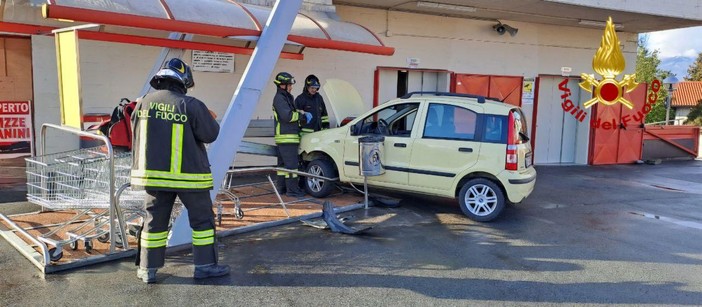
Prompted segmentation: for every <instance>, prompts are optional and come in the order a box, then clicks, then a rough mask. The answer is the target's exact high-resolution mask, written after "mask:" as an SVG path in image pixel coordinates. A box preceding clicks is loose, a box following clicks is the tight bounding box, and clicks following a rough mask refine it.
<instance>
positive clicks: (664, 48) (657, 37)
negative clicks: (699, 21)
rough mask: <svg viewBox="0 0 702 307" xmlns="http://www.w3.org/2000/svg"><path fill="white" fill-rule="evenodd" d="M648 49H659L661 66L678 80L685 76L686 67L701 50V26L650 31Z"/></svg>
mask: <svg viewBox="0 0 702 307" xmlns="http://www.w3.org/2000/svg"><path fill="white" fill-rule="evenodd" d="M647 34H648V42H647V44H646V45H647V46H646V47H648V49H649V50H659V54H658V56H659V58H660V59H661V68H662V69H663V70H670V71H672V72H673V73H675V74H676V77H677V78H678V79H680V80H682V78H684V77H685V76H687V68H688V67H689V66H690V64H692V63H693V62H694V61H695V59H696V58H697V55H698V54H699V53H700V52H702V27H692V28H684V29H676V30H667V31H659V32H651V33H647Z"/></svg>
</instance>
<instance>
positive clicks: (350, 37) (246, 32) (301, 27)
mask: <svg viewBox="0 0 702 307" xmlns="http://www.w3.org/2000/svg"><path fill="white" fill-rule="evenodd" d="M270 13H271V9H270V8H268V7H262V6H256V5H249V4H242V3H238V2H235V1H233V0H229V1H222V0H199V1H192V0H140V1H126V0H113V1H109V0H103V1H90V0H49V4H46V5H44V7H43V15H44V17H46V18H53V19H62V20H73V21H78V22H86V23H96V24H103V25H113V26H123V27H132V28H141V29H150V30H162V31H168V32H181V33H190V34H196V35H205V36H214V37H221V38H231V39H239V40H241V39H246V38H245V37H251V36H253V37H258V36H260V34H261V30H262V24H264V23H265V21H266V20H267V19H268V16H269V15H270ZM288 40H289V41H290V42H292V43H296V44H300V45H303V46H305V47H306V48H323V49H333V50H343V51H353V52H362V53H370V54H378V55H392V54H394V52H395V49H394V48H391V47H387V46H385V45H384V44H383V42H382V41H380V39H379V38H378V37H377V36H376V35H375V34H374V33H373V32H371V31H369V30H368V29H366V28H365V27H363V26H361V25H358V24H354V23H349V22H343V21H337V20H335V19H331V18H329V17H328V16H327V15H326V14H322V13H314V12H307V13H299V14H298V16H297V18H296V19H295V22H294V24H293V27H292V29H291V31H290V35H289V36H288Z"/></svg>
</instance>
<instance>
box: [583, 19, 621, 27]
mask: <svg viewBox="0 0 702 307" xmlns="http://www.w3.org/2000/svg"><path fill="white" fill-rule="evenodd" d="M578 24H579V25H582V26H593V27H606V26H607V22H605V21H597V20H585V19H581V20H580V21H578ZM623 27H624V26H623V25H622V24H621V23H615V24H614V28H615V29H621V28H623Z"/></svg>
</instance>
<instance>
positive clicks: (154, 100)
mask: <svg viewBox="0 0 702 307" xmlns="http://www.w3.org/2000/svg"><path fill="white" fill-rule="evenodd" d="M132 127H133V129H134V143H133V149H132V153H133V154H132V159H133V162H132V163H133V165H132V174H131V184H132V187H134V188H137V189H139V188H145V189H148V190H157V191H183V190H189V191H200V190H211V189H212V188H213V183H212V173H211V172H210V162H209V160H208V158H207V151H206V149H205V143H211V142H214V140H216V139H217V135H218V134H219V124H217V121H215V120H214V118H212V116H211V115H210V113H209V110H208V109H207V106H205V104H204V103H203V102H202V101H200V100H198V99H196V98H193V97H190V96H186V95H185V94H182V93H180V92H179V91H176V90H159V91H156V92H153V93H150V94H148V95H146V96H144V97H143V98H141V100H140V102H139V104H138V105H137V108H136V110H135V111H134V112H133V113H132Z"/></svg>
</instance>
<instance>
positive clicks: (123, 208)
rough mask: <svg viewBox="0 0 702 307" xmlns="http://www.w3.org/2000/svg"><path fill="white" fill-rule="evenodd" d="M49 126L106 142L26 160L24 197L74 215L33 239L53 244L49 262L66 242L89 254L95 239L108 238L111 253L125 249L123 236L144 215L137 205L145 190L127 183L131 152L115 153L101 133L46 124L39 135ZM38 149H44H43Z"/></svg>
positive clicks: (50, 208) (125, 235) (49, 208)
mask: <svg viewBox="0 0 702 307" xmlns="http://www.w3.org/2000/svg"><path fill="white" fill-rule="evenodd" d="M47 127H48V128H55V129H58V130H63V131H68V132H72V133H77V134H79V135H82V136H84V137H92V138H96V139H99V140H102V141H103V143H104V144H103V145H100V146H96V147H90V148H81V149H76V150H71V151H66V152H59V153H52V154H41V153H40V154H39V155H37V156H35V157H31V158H26V159H25V160H26V166H27V169H26V173H27V200H28V201H29V202H31V203H35V204H38V205H40V206H41V207H42V210H48V211H68V210H71V211H74V212H75V213H76V214H75V215H74V216H73V217H72V218H71V219H69V220H67V221H65V222H63V223H60V224H58V225H56V226H55V227H53V228H52V229H51V231H49V232H47V233H44V234H42V235H39V236H38V237H37V239H38V240H39V241H41V242H43V243H44V244H46V245H47V246H51V248H49V250H48V253H49V260H51V261H58V260H59V259H61V257H62V256H63V246H66V245H68V246H69V247H70V248H71V249H73V250H76V249H78V248H79V247H80V245H81V244H80V243H82V246H83V247H84V248H85V250H86V251H87V252H90V251H91V250H92V249H93V246H94V244H93V240H97V241H99V242H102V243H106V242H108V241H109V242H110V252H111V253H112V252H114V251H115V249H116V248H123V249H128V248H129V246H128V244H129V243H128V240H127V234H128V233H131V234H132V235H134V234H135V231H134V229H136V227H138V225H140V224H141V219H142V218H143V216H144V213H143V210H142V209H141V208H142V205H143V199H144V193H145V192H144V191H133V190H132V189H131V188H130V187H129V176H130V171H131V164H132V157H131V152H129V151H123V152H118V151H115V150H114V149H113V148H112V146H111V145H110V143H109V140H107V138H105V137H103V136H100V135H94V134H90V135H87V134H89V133H85V135H84V134H83V133H84V132H82V131H81V132H79V131H76V130H73V129H70V128H67V127H62V126H55V125H45V126H44V127H42V139H44V137H45V134H46V131H45V130H46V128H47ZM42 147H45V142H42ZM42 153H45V149H44V148H42ZM117 204H119V205H117ZM130 229H132V231H129V230H130ZM113 238H114V239H113Z"/></svg>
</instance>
